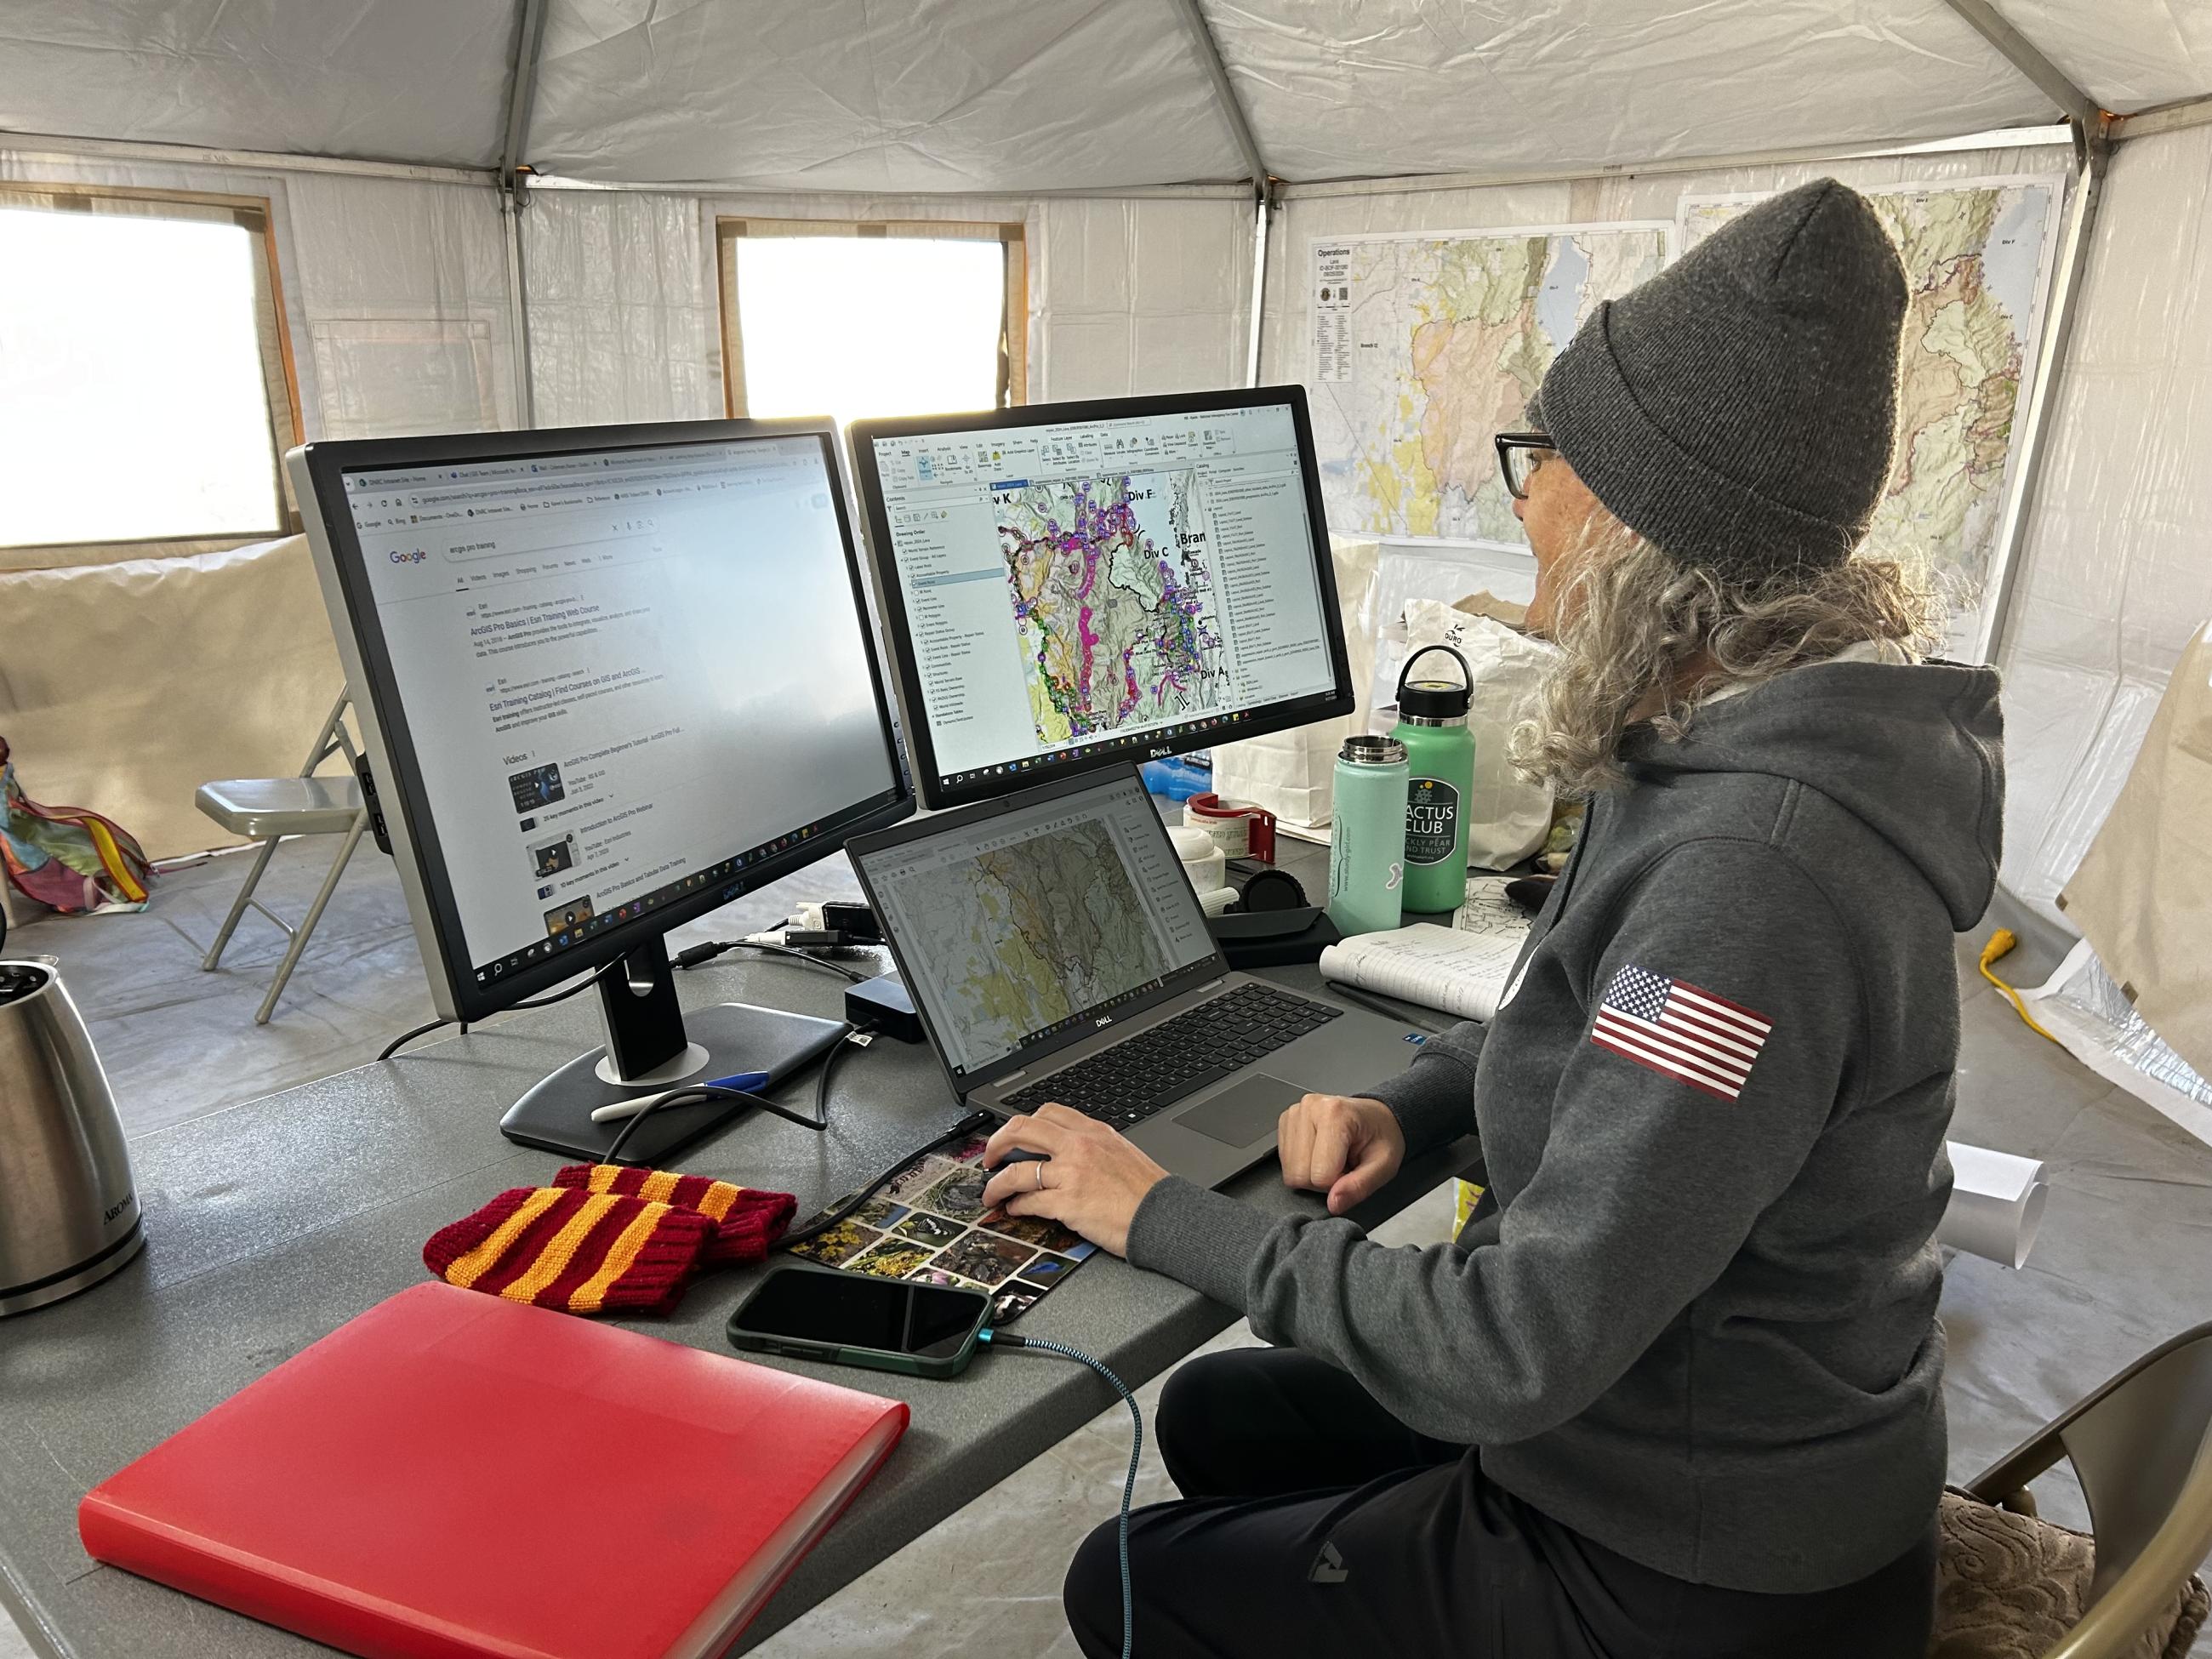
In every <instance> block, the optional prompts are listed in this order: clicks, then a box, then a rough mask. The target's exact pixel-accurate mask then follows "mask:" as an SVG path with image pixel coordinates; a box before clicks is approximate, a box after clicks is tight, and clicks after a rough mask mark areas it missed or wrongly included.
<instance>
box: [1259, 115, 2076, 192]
mask: <svg viewBox="0 0 2212 1659" xmlns="http://www.w3.org/2000/svg"><path fill="white" fill-rule="evenodd" d="M2073 142H2074V131H2073V129H2072V128H2070V127H2068V126H2065V125H2048V126H2039V127H2000V128H1998V129H1996V130H1995V131H1987V132H1970V133H1962V134H1960V136H1959V137H1955V138H1927V139H1919V138H1899V139H1894V140H1884V141H1881V142H1878V143H1866V144H1840V145H1839V144H1805V145H1800V146H1798V147H1796V148H1795V149H1758V150H1740V151H1737V152H1735V154H1732V155H1685V156H1670V157H1668V159H1667V160H1665V161H1619V162H1610V163H1606V162H1587V161H1586V162H1582V163H1579V164H1577V165H1573V166H1569V167H1521V168H1509V169H1506V170H1504V171H1500V172H1497V173H1383V174H1378V175H1376V176H1375V177H1372V178H1366V179H1315V180H1312V181H1310V182H1307V183H1298V184H1292V183H1288V182H1284V183H1280V184H1279V185H1277V186H1276V190H1275V194H1276V196H1277V197H1278V199H1279V200H1282V201H1286V202H1310V201H1318V200H1321V199H1322V198H1324V197H1332V196H1398V195H1407V194H1412V193H1418V192H1420V191H1437V190H1487V189H1490V188H1492V187H1493V186H1495V185H1556V184H1577V183H1580V182H1581V181H1582V180H1583V179H1658V178H1664V177H1667V176H1668V175H1670V174H1674V173H1721V172H1725V171H1727V170H1728V169H1729V168H1731V167H1790V166H1795V165H1797V164H1799V163H1808V162H1811V163H1817V162H1824V161H1871V160H1874V159H1875V158H1876V157H1881V156H1893V155H1954V154H1956V153H1957V152H1959V151H1961V150H1978V149H2042V148H2047V147H2050V146H2052V145H2057V144H2069V145H2070V144H2071V143H2073Z"/></svg>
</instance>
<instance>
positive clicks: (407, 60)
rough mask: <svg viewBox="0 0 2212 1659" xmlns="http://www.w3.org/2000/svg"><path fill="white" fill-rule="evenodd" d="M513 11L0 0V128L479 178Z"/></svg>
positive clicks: (345, 0) (380, 0)
mask: <svg viewBox="0 0 2212 1659" xmlns="http://www.w3.org/2000/svg"><path fill="white" fill-rule="evenodd" d="M514 21H515V6H514V4H513V0H0V128H7V129H9V130H12V131H17V132H51V133H65V134H68V135H70V137H79V138H125V139H136V140H139V141H142V142H146V143H169V144H201V145H207V146H210V147H211V148H214V149H265V150H280V151H284V152H287V153H290V154H295V155H352V156H365V157H370V158H374V159H375V160H378V161H426V162H443V163H447V164H449V165H459V166H464V167H489V166H490V165H492V164H494V163H495V162H496V161H498V159H499V141H500V118H501V113H502V112H503V110H504V107H505V101H506V97H507V59H508V57H509V55H510V53H511V52H513V42H514Z"/></svg>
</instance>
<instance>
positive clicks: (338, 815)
mask: <svg viewBox="0 0 2212 1659" xmlns="http://www.w3.org/2000/svg"><path fill="white" fill-rule="evenodd" d="M352 701H353V699H352V696H351V694H350V693H349V692H346V691H340V692H339V693H338V700H337V702H335V703H333V704H332V705H331V715H330V718H329V719H328V720H325V721H324V722H323V729H322V730H321V732H319V733H317V734H316V738H315V744H314V747H313V748H312V749H311V750H308V751H307V764H306V765H304V766H302V767H301V769H300V770H299V772H298V774H297V775H295V776H293V777H289V778H225V779H222V780H220V781H216V782H214V783H204V784H202V785H201V786H200V787H199V793H197V795H196V796H195V797H194V802H195V804H196V805H197V806H198V807H199V809H200V811H203V812H204V813H206V814H207V815H208V817H211V818H213V819H214V820H215V821H216V823H219V824H221V825H222V827H223V828H224V829H228V830H229V831H230V832H231V833H232V834H233V835H237V836H246V838H247V839H249V840H252V841H258V842H260V843H261V850H260V851H259V852H258V853H257V854H254V858H253V867H252V869H251V870H249V871H247V872H246V885H245V886H243V887H241V888H240V889H239V890H238V897H237V898H236V900H235V901H234V902H232V904H231V907H230V914H229V915H228V916H226V917H224V918H223V923H222V932H220V933H217V934H216V936H215V943H214V945H211V946H210V947H209V950H208V953H207V957H206V958H205V960H204V961H203V962H202V963H200V967H201V968H202V969H204V970H205V971H208V972H212V971H213V970H214V969H215V968H216V965H217V964H218V963H221V962H222V952H223V947H224V946H225V945H228V944H229V943H230V936H231V934H232V933H233V932H234V931H235V930H236V928H237V927H238V919H239V918H240V916H242V915H245V914H246V906H247V905H249V904H250V905H252V907H253V908H255V909H257V910H258V911H260V912H261V914H262V915H264V916H266V917H268V918H269V920H270V921H273V922H275V923H276V925H277V927H281V928H283V930H284V933H286V935H287V936H288V937H289V939H291V941H292V943H291V946H290V948H289V949H288V950H287V951H285V952H284V960H283V962H281V963H278V964H277V967H276V979H275V980H274V981H271V982H270V987H269V994H268V995H267V996H265V997H264V998H262V1000H261V1007H260V1011H259V1012H257V1013H256V1014H255V1015H254V1016H253V1023H254V1024H256V1025H266V1024H268V1023H269V1016H270V1012H272V1011H273V1010H274V1009H275V1008H276V999H277V998H278V997H280V996H282V995H283V994H284V985H285V981H288V980H289V979H290V978H291V977H292V969H293V968H294V966H295V965H296V964H297V963H298V962H299V960H300V953H301V951H304V950H306V949H307V936H308V935H309V934H311V933H313V932H314V931H315V924H316V923H317V922H319V921H321V920H322V919H323V910H324V908H325V906H327V905H328V904H329V903H330V902H331V894H332V893H333V892H335V891H337V884H338V878H339V876H341V875H343V873H344V872H345V867H346V865H347V863H348V862H349V860H351V859H352V857H353V849H354V848H356V847H358V846H359V845H360V844H361V837H362V831H363V830H364V829H368V808H367V807H366V806H364V805H362V798H361V784H360V781H359V780H358V779H357V778H356V775H355V766H356V762H357V761H358V760H359V758H360V756H359V753H358V751H357V750H356V749H355V748H354V744H353V738H352V737H351V736H350V735H349V733H348V732H347V731H346V725H345V714H346V709H347V708H348V707H349V705H350V704H351V702H352ZM332 755H343V756H344V757H345V761H346V775H344V776H343V777H342V778H341V777H335V776H333V777H317V776H315V775H314V771H315V769H316V768H317V767H319V766H320V765H321V764H322V763H324V762H325V761H326V760H328V759H329V758H330V757H331V756H332ZM340 834H343V836H344V837H345V839H344V840H343V841H342V842H339V843H338V853H337V857H336V858H334V859H332V860H331V870H330V873H329V874H328V875H326V876H325V877H324V878H323V886H322V890H321V891H320V892H319V893H317V894H316V895H315V902H313V904H312V905H310V906H308V907H307V916H306V918H305V919H304V920H303V921H301V923H300V925H299V926H298V927H294V926H293V925H292V924H291V923H290V922H289V921H285V920H284V918H283V917H282V916H280V915H277V914H276V912H275V911H273V910H271V909H270V908H269V907H268V906H267V905H265V904H264V903H262V902H261V901H260V900H259V899H257V898H255V897H254V896H253V890H254V889H255V888H256V887H258V885H260V883H261V875H262V872H264V871H265V870H266V869H268V867H269V860H270V858H271V857H273V856H274V855H275V854H276V843H277V842H280V841H282V840H283V839H284V837H285V836H333V835H340Z"/></svg>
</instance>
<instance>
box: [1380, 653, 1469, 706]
mask: <svg viewBox="0 0 2212 1659" xmlns="http://www.w3.org/2000/svg"><path fill="white" fill-rule="evenodd" d="M1431 651H1441V652H1443V653H1445V654H1446V655H1448V656H1449V657H1450V659H1452V660H1453V661H1454V662H1455V663H1457V664H1458V665H1459V674H1460V678H1459V683H1458V684H1453V683H1452V682H1451V681H1449V680H1417V679H1412V678H1407V677H1408V676H1409V675H1411V674H1412V673H1413V665H1414V664H1415V663H1417V662H1419V661H1420V659H1422V658H1424V657H1425V656H1427V655H1428V654H1429V653H1430V652H1431ZM1473 678H1474V675H1473V674H1472V673H1470V672H1469V671H1468V665H1467V659H1466V658H1465V657H1462V656H1461V655H1460V653H1458V652H1457V651H1455V650H1454V649H1453V648H1452V647H1450V646H1449V645H1425V646H1423V647H1421V648H1420V649H1419V651H1416V652H1415V653H1413V655H1412V656H1410V657H1408V658H1407V659H1406V665H1405V667H1404V668H1403V669H1401V671H1399V674H1398V712H1399V713H1400V714H1411V715H1413V717H1414V718H1416V719H1417V720H1464V719H1466V718H1467V709H1468V704H1469V703H1471V702H1474V692H1473V691H1472V690H1469V689H1468V682H1469V681H1471V680H1472V679H1473Z"/></svg>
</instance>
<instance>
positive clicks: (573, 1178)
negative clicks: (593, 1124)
mask: <svg viewBox="0 0 2212 1659" xmlns="http://www.w3.org/2000/svg"><path fill="white" fill-rule="evenodd" d="M553 1179H554V1182H555V1184H554V1185H552V1186H550V1187H517V1188H513V1189H512V1190H511V1191H508V1192H504V1193H501V1194H500V1195H499V1196H498V1197H497V1198H495V1199H494V1200H492V1201H491V1202H490V1203H489V1204H487V1205H485V1206H483V1208H482V1209H480V1210H478V1211H477V1212H476V1213H475V1214H474V1215H471V1216H469V1217H466V1218H464V1219H462V1220H459V1221H457V1222H455V1223H454V1224H453V1225H452V1226H450V1227H447V1228H444V1229H442V1230H441V1231H439V1232H438V1233H437V1234H436V1235H435V1237H432V1238H431V1240H430V1242H429V1243H427V1244H425V1245H424V1246H423V1247H422V1261H423V1265H424V1266H426V1267H428V1268H429V1269H430V1271H431V1272H432V1273H435V1274H437V1275H438V1276H439V1277H440V1278H441V1279H444V1280H445V1281H446V1282H447V1284H449V1285H459V1286H461V1287H462V1288H463V1289H465V1290H476V1291H484V1292H486V1293H487V1294H489V1295H492V1296H499V1297H506V1298H507V1300H508V1301H510V1302H527V1303H532V1304H535V1305H537V1306H538V1307H541V1308H554V1309H557V1310H562V1311H563V1312H567V1313H577V1314H593V1313H608V1312H623V1313H665V1312H667V1311H668V1310H670V1309H671V1308H672V1307H674V1306H675V1304H676V1301H677V1298H678V1297H680V1296H682V1295H683V1293H684V1286H685V1285H688V1284H689V1283H690V1280H691V1277H692V1275H693V1274H694V1273H697V1272H698V1271H699V1270H700V1268H702V1267H710V1266H716V1265H719V1264H720V1263H723V1262H727V1261H760V1260H761V1259H762V1258H763V1256H765V1255H767V1254H768V1249H769V1245H770V1244H772V1243H775V1241H776V1239H778V1238H779V1237H781V1236H782V1233H783V1230H784V1228H785V1227H786V1226H787V1225H789V1223H790V1220H791V1217H792V1213H793V1210H794V1209H796V1207H797V1200H795V1199H793V1197H792V1195H791V1194H788V1193H770V1192H757V1191H754V1190H752V1189H750V1188H744V1187H737V1186H733V1185H732V1184H731V1183H730V1182H726V1181H711V1180H709V1179H708V1178H707V1177H706V1176H679V1175H675V1174H671V1172H669V1171H667V1170H629V1169H617V1168H615V1167H613V1166H611V1165H608V1164H572V1165H570V1166H569V1167H568V1168H566V1169H564V1170H562V1171H561V1172H560V1173H559V1174H558V1175H556V1176H554V1178H553Z"/></svg>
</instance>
